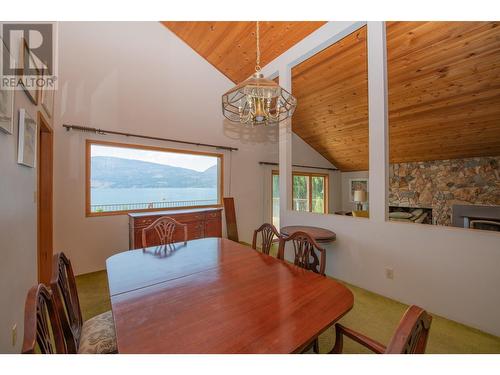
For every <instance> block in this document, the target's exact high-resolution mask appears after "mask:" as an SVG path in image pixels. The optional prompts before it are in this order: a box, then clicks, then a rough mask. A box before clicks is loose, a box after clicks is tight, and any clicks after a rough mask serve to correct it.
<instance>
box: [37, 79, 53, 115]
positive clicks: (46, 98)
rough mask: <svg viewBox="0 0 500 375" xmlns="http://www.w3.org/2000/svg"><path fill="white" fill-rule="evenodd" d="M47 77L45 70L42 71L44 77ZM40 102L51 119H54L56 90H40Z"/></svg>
mask: <svg viewBox="0 0 500 375" xmlns="http://www.w3.org/2000/svg"><path fill="white" fill-rule="evenodd" d="M44 75H45V70H42V77H43V76H44ZM40 102H41V103H42V107H43V109H44V111H45V113H46V114H47V116H48V117H49V118H52V114H53V108H54V90H47V89H45V88H43V89H41V90H40Z"/></svg>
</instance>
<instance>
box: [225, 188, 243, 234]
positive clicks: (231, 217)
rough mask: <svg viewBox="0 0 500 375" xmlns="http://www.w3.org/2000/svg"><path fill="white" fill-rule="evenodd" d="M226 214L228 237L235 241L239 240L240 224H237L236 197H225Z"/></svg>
mask: <svg viewBox="0 0 500 375" xmlns="http://www.w3.org/2000/svg"><path fill="white" fill-rule="evenodd" d="M223 201H224V215H225V216H226V232H227V238H228V239H230V240H231V241H234V242H239V241H240V239H239V237H238V225H237V224H236V209H235V207H234V198H228V197H226V198H224V199H223Z"/></svg>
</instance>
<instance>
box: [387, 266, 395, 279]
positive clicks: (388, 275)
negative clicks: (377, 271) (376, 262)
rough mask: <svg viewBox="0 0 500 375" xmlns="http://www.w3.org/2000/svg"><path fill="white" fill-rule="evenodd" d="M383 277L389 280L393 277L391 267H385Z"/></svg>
mask: <svg viewBox="0 0 500 375" xmlns="http://www.w3.org/2000/svg"><path fill="white" fill-rule="evenodd" d="M385 277H386V278H387V279H389V280H393V279H394V270H393V269H392V268H386V269H385Z"/></svg>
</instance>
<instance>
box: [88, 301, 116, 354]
mask: <svg viewBox="0 0 500 375" xmlns="http://www.w3.org/2000/svg"><path fill="white" fill-rule="evenodd" d="M111 353H117V348H116V334H115V322H114V320H113V314H111V311H106V312H105V313H102V314H100V315H97V316H94V317H93V318H90V319H89V320H87V321H86V322H84V323H83V327H82V335H81V336H80V345H79V347H78V354H111Z"/></svg>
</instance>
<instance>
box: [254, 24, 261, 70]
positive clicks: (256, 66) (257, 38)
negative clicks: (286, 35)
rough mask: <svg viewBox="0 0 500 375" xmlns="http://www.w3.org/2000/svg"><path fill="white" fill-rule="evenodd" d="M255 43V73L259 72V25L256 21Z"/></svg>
mask: <svg viewBox="0 0 500 375" xmlns="http://www.w3.org/2000/svg"><path fill="white" fill-rule="evenodd" d="M255 40H256V43H257V61H256V62H257V64H256V65H255V71H256V72H260V69H261V68H260V25H259V21H257V32H256V38H255Z"/></svg>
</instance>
